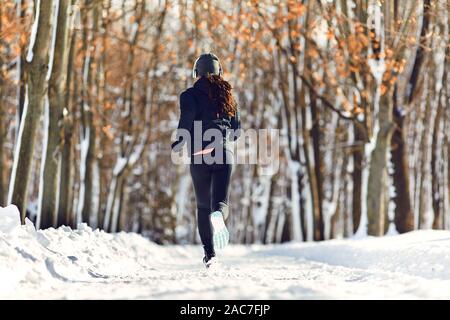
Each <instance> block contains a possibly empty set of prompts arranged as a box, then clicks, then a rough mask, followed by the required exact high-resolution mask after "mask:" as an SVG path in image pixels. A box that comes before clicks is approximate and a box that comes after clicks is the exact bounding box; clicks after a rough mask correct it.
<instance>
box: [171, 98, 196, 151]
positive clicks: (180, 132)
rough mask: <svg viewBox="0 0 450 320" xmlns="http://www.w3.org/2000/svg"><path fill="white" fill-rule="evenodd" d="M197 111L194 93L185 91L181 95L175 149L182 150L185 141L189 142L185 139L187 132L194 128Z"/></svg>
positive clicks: (173, 147)
mask: <svg viewBox="0 0 450 320" xmlns="http://www.w3.org/2000/svg"><path fill="white" fill-rule="evenodd" d="M195 113H196V108H195V101H194V99H193V97H192V93H190V92H188V91H184V92H183V93H181V95H180V120H179V122H178V127H177V135H176V140H175V141H174V142H173V143H172V145H171V147H172V150H173V151H176V152H178V151H180V150H181V148H182V147H183V145H184V143H185V142H187V141H186V139H185V137H186V133H187V132H190V131H191V129H192V125H193V123H194V120H195Z"/></svg>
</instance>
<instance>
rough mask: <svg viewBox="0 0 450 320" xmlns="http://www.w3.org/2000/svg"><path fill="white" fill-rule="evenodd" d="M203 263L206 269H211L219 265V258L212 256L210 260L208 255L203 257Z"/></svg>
mask: <svg viewBox="0 0 450 320" xmlns="http://www.w3.org/2000/svg"><path fill="white" fill-rule="evenodd" d="M203 264H204V265H205V267H206V269H209V268H213V267H215V266H217V265H219V260H218V259H217V258H216V257H211V258H209V259H208V260H207V258H206V257H203Z"/></svg>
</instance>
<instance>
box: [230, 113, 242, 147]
mask: <svg viewBox="0 0 450 320" xmlns="http://www.w3.org/2000/svg"><path fill="white" fill-rule="evenodd" d="M231 129H233V141H236V140H237V139H238V138H239V137H240V135H241V114H240V111H239V108H238V107H236V115H235V116H234V117H233V118H231Z"/></svg>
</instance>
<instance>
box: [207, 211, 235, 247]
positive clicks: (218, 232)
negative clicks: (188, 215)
mask: <svg viewBox="0 0 450 320" xmlns="http://www.w3.org/2000/svg"><path fill="white" fill-rule="evenodd" d="M210 219H211V225H212V228H213V243H214V249H223V248H224V247H225V246H226V245H227V244H228V242H229V241H230V234H229V233H228V230H227V227H226V226H225V222H224V220H223V215H222V212H220V211H214V212H213V213H211V215H210Z"/></svg>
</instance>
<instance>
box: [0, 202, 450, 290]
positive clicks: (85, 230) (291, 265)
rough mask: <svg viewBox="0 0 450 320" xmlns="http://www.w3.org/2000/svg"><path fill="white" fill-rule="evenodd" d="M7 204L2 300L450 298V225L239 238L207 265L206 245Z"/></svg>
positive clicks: (1, 229)
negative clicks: (291, 239)
mask: <svg viewBox="0 0 450 320" xmlns="http://www.w3.org/2000/svg"><path fill="white" fill-rule="evenodd" d="M18 215H19V213H18V211H17V209H15V208H14V207H8V209H1V208H0V298H2V299H29V298H31V299H86V298H87V299H370V298H375V299H395V298H404V299H417V298H425V299H435V298H436V299H443V298H445V299H449V298H450V232H449V231H415V232H411V233H409V234H405V235H396V236H387V237H383V238H363V239H349V240H332V241H326V242H322V243H291V244H285V245H270V246H262V245H253V246H242V245H232V246H229V247H228V248H226V249H225V250H224V251H223V252H222V253H221V257H222V259H221V260H222V267H221V268H220V269H218V270H216V271H205V270H204V269H203V265H202V264H201V258H202V254H201V253H202V251H201V248H200V247H199V246H165V247H162V246H158V245H156V244H153V243H151V242H149V241H148V240H146V239H145V238H143V237H141V236H139V235H137V234H127V233H118V234H107V233H105V232H102V231H98V230H95V231H93V230H91V229H90V228H89V227H86V226H85V225H81V226H80V228H79V229H78V230H71V229H70V228H66V227H61V228H59V229H57V230H55V229H49V230H44V231H36V230H35V229H34V226H33V225H32V224H31V223H30V222H28V223H27V225H26V226H20V225H19V217H18Z"/></svg>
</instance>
